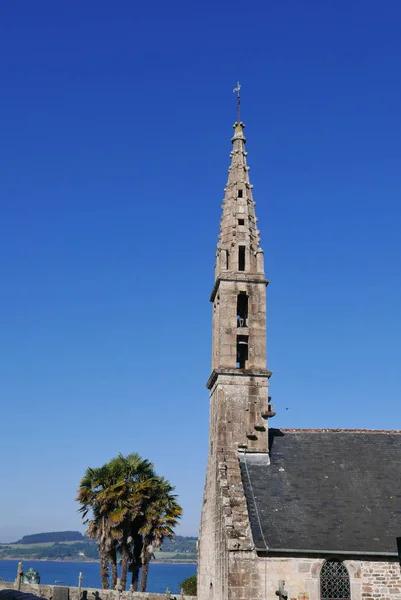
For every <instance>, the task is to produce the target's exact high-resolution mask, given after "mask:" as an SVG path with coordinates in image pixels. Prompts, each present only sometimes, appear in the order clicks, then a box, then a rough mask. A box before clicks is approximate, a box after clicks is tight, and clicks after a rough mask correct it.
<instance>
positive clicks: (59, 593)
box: [53, 585, 70, 600]
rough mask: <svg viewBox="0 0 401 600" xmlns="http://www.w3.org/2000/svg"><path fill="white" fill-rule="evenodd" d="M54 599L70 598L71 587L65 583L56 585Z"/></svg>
mask: <svg viewBox="0 0 401 600" xmlns="http://www.w3.org/2000/svg"><path fill="white" fill-rule="evenodd" d="M53 600H70V588H69V587H67V586H65V585H60V586H58V585H55V586H54V588H53Z"/></svg>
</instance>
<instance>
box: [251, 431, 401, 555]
mask: <svg viewBox="0 0 401 600" xmlns="http://www.w3.org/2000/svg"><path fill="white" fill-rule="evenodd" d="M269 436H270V460H269V456H268V455H267V454H247V453H245V454H244V453H240V455H239V456H240V466H241V473H242V481H243V485H244V489H245V495H246V499H247V504H248V512H249V517H250V522H251V528H252V534H253V540H254V543H255V546H256V549H257V550H259V551H266V550H268V551H271V552H274V551H276V552H280V551H283V552H290V551H298V552H300V551H306V552H307V551H310V552H321V553H338V554H341V553H350V554H364V555H369V554H374V555H383V554H384V555H387V554H392V555H396V554H397V544H396V537H398V536H401V432H395V431H393V432H385V431H355V430H278V429H270V430H269Z"/></svg>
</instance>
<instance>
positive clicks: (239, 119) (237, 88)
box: [233, 81, 241, 123]
mask: <svg viewBox="0 0 401 600" xmlns="http://www.w3.org/2000/svg"><path fill="white" fill-rule="evenodd" d="M233 94H237V118H238V121H237V122H238V123H240V122H241V115H240V111H241V84H240V82H239V81H237V87H235V88H234V89H233Z"/></svg>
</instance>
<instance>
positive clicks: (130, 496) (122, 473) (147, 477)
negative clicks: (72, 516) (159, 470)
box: [77, 454, 155, 589]
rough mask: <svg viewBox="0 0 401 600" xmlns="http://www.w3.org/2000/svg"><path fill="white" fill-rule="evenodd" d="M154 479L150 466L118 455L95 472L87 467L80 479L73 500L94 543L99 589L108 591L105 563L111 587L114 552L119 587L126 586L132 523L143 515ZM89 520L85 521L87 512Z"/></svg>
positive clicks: (114, 573) (134, 456) (138, 458)
mask: <svg viewBox="0 0 401 600" xmlns="http://www.w3.org/2000/svg"><path fill="white" fill-rule="evenodd" d="M154 477H155V474H154V468H153V465H152V463H150V462H149V461H148V460H145V459H143V458H141V456H139V454H129V455H128V456H127V457H124V456H122V454H119V455H118V456H117V458H114V459H112V460H111V461H110V462H108V463H106V464H105V465H103V466H102V467H100V468H98V469H91V468H88V469H87V470H86V472H85V475H84V477H83V478H82V479H81V482H80V486H79V489H78V497H77V501H78V502H79V503H80V504H81V508H80V509H79V511H80V512H81V513H82V517H83V519H84V522H85V523H87V524H88V535H89V536H90V537H92V538H96V539H97V540H98V546H99V554H100V565H101V566H100V570H101V580H102V587H103V589H108V585H109V584H108V576H109V570H108V565H109V562H111V564H112V582H111V583H112V588H113V589H114V588H115V585H116V581H117V550H119V552H120V554H121V586H122V588H123V589H125V587H126V581H127V572H128V568H129V564H130V543H131V530H132V523H133V521H134V520H135V518H136V517H137V516H138V514H141V513H143V512H144V504H145V501H146V500H147V498H148V497H149V495H150V490H151V489H152V486H153V479H154ZM90 510H91V511H92V517H93V518H92V519H86V517H87V515H88V513H89V511H90Z"/></svg>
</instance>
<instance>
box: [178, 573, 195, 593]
mask: <svg viewBox="0 0 401 600" xmlns="http://www.w3.org/2000/svg"><path fill="white" fill-rule="evenodd" d="M196 579H197V578H196V575H192V576H191V577H187V579H184V581H181V583H180V588H181V593H182V594H183V595H184V596H196Z"/></svg>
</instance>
